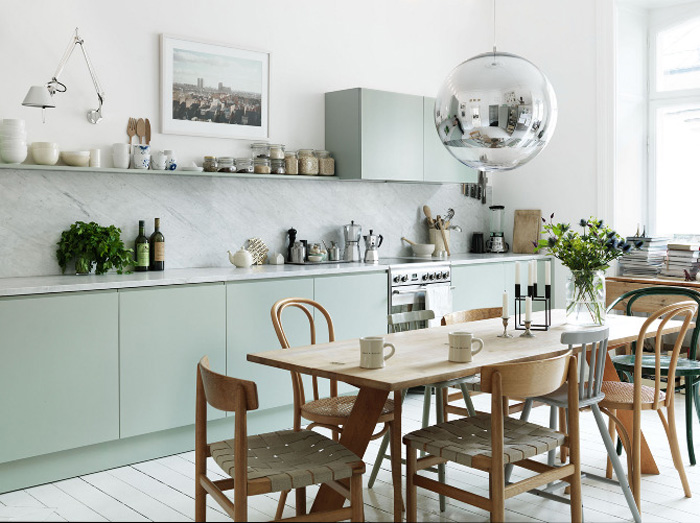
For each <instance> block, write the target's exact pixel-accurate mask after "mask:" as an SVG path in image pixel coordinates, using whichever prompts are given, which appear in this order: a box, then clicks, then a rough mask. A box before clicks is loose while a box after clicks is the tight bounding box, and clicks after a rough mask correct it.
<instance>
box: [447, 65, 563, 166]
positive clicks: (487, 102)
mask: <svg viewBox="0 0 700 523" xmlns="http://www.w3.org/2000/svg"><path fill="white" fill-rule="evenodd" d="M434 116H435V127H436V128H437V131H438V135H439V136H440V140H441V141H442V143H443V145H444V146H445V147H446V148H447V150H448V151H449V152H450V153H451V154H452V155H453V156H454V157H455V158H457V160H459V161H460V162H462V163H463V164H465V165H467V166H469V167H471V168H473V169H478V170H481V171H508V170H511V169H515V168H516V167H518V166H520V165H523V164H524V163H526V162H528V161H530V160H532V159H533V158H534V157H535V156H537V155H538V154H539V153H540V151H541V150H542V149H543V148H544V147H545V145H547V142H548V141H549V139H550V138H551V136H552V133H553V132H554V127H555V126H556V121H557V100H556V96H555V95H554V89H553V88H552V85H551V84H550V83H549V80H548V79H547V77H546V76H545V75H544V74H543V73H542V72H541V71H540V70H539V69H538V68H537V67H536V66H535V65H534V64H532V63H531V62H529V61H528V60H525V59H524V58H521V57H519V56H516V55H513V54H508V53H499V52H493V53H484V54H481V55H478V56H475V57H474V58H471V59H469V60H467V61H465V62H462V63H461V64H460V65H458V66H457V67H455V68H454V69H453V70H452V72H451V73H450V74H449V75H448V76H447V78H446V79H445V81H444V83H443V84H442V87H441V88H440V91H439V93H438V96H437V99H436V101H435V113H434Z"/></svg>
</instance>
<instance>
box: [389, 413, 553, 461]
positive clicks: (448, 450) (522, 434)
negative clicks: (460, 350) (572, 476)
mask: <svg viewBox="0 0 700 523" xmlns="http://www.w3.org/2000/svg"><path fill="white" fill-rule="evenodd" d="M403 440H404V443H407V442H410V443H411V446H412V447H414V448H416V449H418V450H424V451H425V452H427V453H429V454H432V455H434V456H440V457H442V458H445V459H447V460H450V461H454V462H455V463H460V464H462V465H466V466H471V465H472V459H473V458H474V457H475V456H485V457H488V458H490V457H491V415H490V414H478V415H476V416H474V417H470V418H461V419H458V420H455V421H448V422H447V423H440V424H439V425H433V426H431V427H426V428H424V429H420V430H417V431H415V432H411V433H409V434H406V435H405V436H404V437H403ZM564 440H565V436H564V434H562V433H560V432H557V431H555V430H553V429H550V428H547V427H542V426H540V425H535V424H534V423H528V422H527V421H521V420H519V419H514V418H506V419H505V421H504V442H505V446H504V452H503V459H504V463H516V462H518V461H521V460H523V459H526V458H531V457H533V456H536V455H538V454H542V453H544V452H548V451H550V450H554V449H556V448H557V447H559V446H561V445H562V444H563V443H564Z"/></svg>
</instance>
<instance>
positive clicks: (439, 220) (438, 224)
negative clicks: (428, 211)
mask: <svg viewBox="0 0 700 523" xmlns="http://www.w3.org/2000/svg"><path fill="white" fill-rule="evenodd" d="M435 226H436V227H437V228H438V230H439V231H440V234H442V243H444V244H445V252H446V253H447V255H448V256H451V255H450V244H449V243H448V241H447V235H446V234H445V224H444V223H443V221H442V218H441V217H440V215H439V214H438V215H437V216H436V217H435Z"/></svg>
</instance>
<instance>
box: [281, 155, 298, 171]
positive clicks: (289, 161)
mask: <svg viewBox="0 0 700 523" xmlns="http://www.w3.org/2000/svg"><path fill="white" fill-rule="evenodd" d="M284 169H285V171H287V174H299V158H298V157H297V152H296V151H287V152H285V153H284Z"/></svg>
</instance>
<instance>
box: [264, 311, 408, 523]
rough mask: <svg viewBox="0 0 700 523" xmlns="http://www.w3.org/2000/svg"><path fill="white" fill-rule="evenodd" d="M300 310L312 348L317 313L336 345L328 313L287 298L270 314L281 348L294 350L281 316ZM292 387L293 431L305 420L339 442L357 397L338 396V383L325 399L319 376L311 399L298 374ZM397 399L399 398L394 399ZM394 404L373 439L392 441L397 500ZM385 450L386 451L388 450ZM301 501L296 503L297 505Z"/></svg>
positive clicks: (385, 411) (397, 437)
mask: <svg viewBox="0 0 700 523" xmlns="http://www.w3.org/2000/svg"><path fill="white" fill-rule="evenodd" d="M290 307H292V308H296V309H300V310H301V311H302V312H303V313H304V315H305V316H306V318H307V319H308V321H309V328H310V340H311V341H310V344H311V345H315V344H316V322H315V320H314V312H313V311H316V313H317V314H319V315H321V316H323V318H324V319H325V322H326V325H327V328H328V341H329V342H332V341H335V331H334V329H333V320H332V319H331V316H330V314H329V312H328V311H327V310H326V309H325V308H324V307H323V306H322V305H321V304H320V303H318V302H316V301H314V300H310V299H308V298H284V299H281V300H279V301H277V302H276V303H275V304H274V305H273V306H272V309H271V311H270V315H271V317H272V324H273V326H274V328H275V332H276V333H277V338H278V339H279V342H280V345H281V346H282V348H283V349H289V348H291V345H290V343H289V339H288V338H287V336H286V334H285V332H284V328H283V322H282V314H283V312H284V311H285V310H286V309H288V308H290ZM291 374H292V387H293V392H294V430H295V431H299V430H301V425H302V419H305V420H308V421H310V422H311V424H309V425H307V427H306V428H307V429H311V428H314V427H322V428H325V429H328V430H330V431H331V432H332V434H333V439H334V440H335V441H337V440H338V437H339V435H340V433H341V432H342V431H343V426H344V425H345V424H346V423H347V421H348V418H349V417H350V412H351V411H352V409H353V407H354V406H355V400H356V396H355V395H349V396H338V382H337V381H336V380H329V381H330V396H329V397H324V398H322V397H321V395H320V393H319V380H318V379H317V377H316V376H313V377H312V395H311V396H310V395H308V394H307V391H306V389H305V387H304V381H303V380H302V376H301V375H300V374H299V373H298V372H292V373H291ZM395 399H396V398H395ZM394 401H395V400H392V399H387V401H386V403H385V404H384V408H383V409H382V413H381V415H380V416H379V419H378V423H380V424H383V425H384V427H383V428H382V429H381V430H379V431H378V432H377V433H375V434H374V435H373V436H372V438H371V439H373V440H375V439H378V438H381V437H382V436H385V435H386V436H387V438H390V440H391V469H392V477H393V482H394V496H396V499H400V498H401V435H400V434H398V432H397V431H394V430H392V428H393V421H394ZM385 450H386V449H385ZM287 493H288V491H285V492H282V496H281V497H280V501H279V506H278V511H277V518H279V517H281V511H282V509H283V506H284V503H285V501H286V497H287ZM298 502H299V501H298V500H297V503H298ZM400 516H401V514H398V515H397V514H395V517H397V518H398V517H400Z"/></svg>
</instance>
